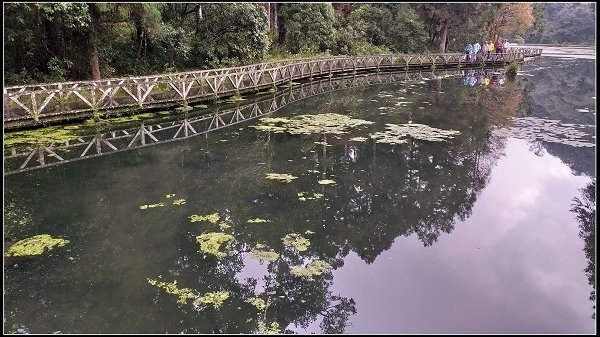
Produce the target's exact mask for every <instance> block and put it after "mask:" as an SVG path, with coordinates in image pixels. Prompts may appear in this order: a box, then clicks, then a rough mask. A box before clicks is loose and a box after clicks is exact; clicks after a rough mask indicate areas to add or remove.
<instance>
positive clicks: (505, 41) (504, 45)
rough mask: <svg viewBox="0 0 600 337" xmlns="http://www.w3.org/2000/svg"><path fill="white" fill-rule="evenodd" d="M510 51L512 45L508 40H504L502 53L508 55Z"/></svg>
mask: <svg viewBox="0 0 600 337" xmlns="http://www.w3.org/2000/svg"><path fill="white" fill-rule="evenodd" d="M509 49H510V45H509V44H508V40H507V39H504V42H502V52H503V53H508V51H509Z"/></svg>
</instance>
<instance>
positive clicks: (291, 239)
mask: <svg viewBox="0 0 600 337" xmlns="http://www.w3.org/2000/svg"><path fill="white" fill-rule="evenodd" d="M281 240H282V241H283V243H284V244H285V245H286V246H292V247H294V248H296V249H297V250H298V251H299V252H303V251H305V250H307V249H308V246H310V241H308V239H307V238H305V237H303V236H302V235H301V234H298V233H291V234H287V235H286V236H284V237H283V238H281Z"/></svg>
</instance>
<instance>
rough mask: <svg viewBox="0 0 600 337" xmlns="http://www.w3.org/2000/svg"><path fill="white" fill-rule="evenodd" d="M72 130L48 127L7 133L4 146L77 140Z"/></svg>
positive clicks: (77, 136) (76, 135)
mask: <svg viewBox="0 0 600 337" xmlns="http://www.w3.org/2000/svg"><path fill="white" fill-rule="evenodd" d="M79 137H80V135H78V134H76V133H75V132H74V130H73V129H72V128H68V129H67V128H65V127H58V126H50V127H46V128H41V129H35V130H26V131H17V132H8V133H5V134H4V146H5V147H8V146H16V145H25V144H30V145H52V144H58V143H65V142H67V141H69V140H73V139H76V138H79Z"/></svg>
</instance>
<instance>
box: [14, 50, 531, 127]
mask: <svg viewBox="0 0 600 337" xmlns="http://www.w3.org/2000/svg"><path fill="white" fill-rule="evenodd" d="M541 53H542V50H541V49H517V48H514V49H511V50H510V52H508V53H505V54H495V55H494V56H493V57H492V58H491V59H489V60H482V59H478V60H475V61H466V60H465V55H464V54H462V53H447V54H422V55H420V54H419V55H413V54H402V55H370V56H338V57H328V58H318V59H300V60H291V61H280V62H268V63H260V64H254V65H249V66H243V67H235V68H223V69H213V70H200V71H193V72H182V73H175V74H162V75H152V76H139V77H127V78H111V79H103V80H99V81H78V82H62V83H47V84H36V85H23V86H11V87H4V100H3V102H4V103H3V104H4V130H10V129H15V128H19V127H27V126H35V125H40V124H46V123H50V122H55V121H63V120H68V119H80V118H89V117H91V116H109V115H111V114H115V113H120V112H124V111H128V112H132V111H133V112H137V111H143V110H147V109H155V108H165V107H175V106H182V105H183V106H187V104H188V103H191V102H197V101H201V100H209V99H215V98H217V97H224V96H231V95H236V94H242V93H244V92H256V91H259V90H264V89H269V88H274V87H276V86H279V85H283V84H286V83H289V82H292V81H295V80H302V79H308V78H310V79H313V78H319V77H323V76H333V75H337V74H344V73H358V72H378V71H391V70H407V71H408V70H425V69H428V70H430V69H448V68H480V67H499V66H504V65H505V64H507V63H511V62H514V61H516V62H523V61H524V60H525V59H526V58H529V57H535V56H539V55H541Z"/></svg>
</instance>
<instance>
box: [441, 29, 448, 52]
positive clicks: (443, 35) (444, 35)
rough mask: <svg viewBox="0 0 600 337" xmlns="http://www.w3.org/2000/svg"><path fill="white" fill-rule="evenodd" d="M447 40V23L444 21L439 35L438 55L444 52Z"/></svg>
mask: <svg viewBox="0 0 600 337" xmlns="http://www.w3.org/2000/svg"><path fill="white" fill-rule="evenodd" d="M447 40H448V21H444V24H443V25H442V31H441V33H440V45H439V46H440V48H439V50H440V53H445V52H446V41H447Z"/></svg>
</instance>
